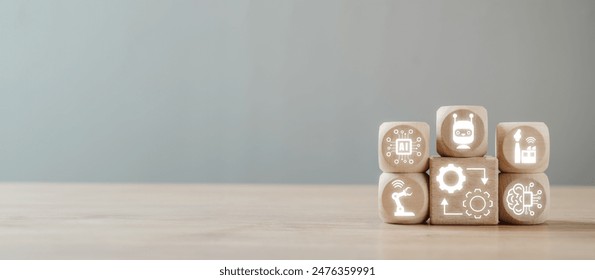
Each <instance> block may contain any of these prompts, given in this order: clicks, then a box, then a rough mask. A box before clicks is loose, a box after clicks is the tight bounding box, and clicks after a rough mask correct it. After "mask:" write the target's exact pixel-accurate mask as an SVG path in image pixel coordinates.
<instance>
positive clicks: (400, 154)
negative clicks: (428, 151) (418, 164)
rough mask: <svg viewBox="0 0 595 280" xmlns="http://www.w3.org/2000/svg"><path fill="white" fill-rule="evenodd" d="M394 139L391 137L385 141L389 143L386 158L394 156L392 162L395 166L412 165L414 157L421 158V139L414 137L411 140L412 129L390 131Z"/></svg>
mask: <svg viewBox="0 0 595 280" xmlns="http://www.w3.org/2000/svg"><path fill="white" fill-rule="evenodd" d="M392 133H393V135H394V137H395V139H393V138H392V137H390V136H389V137H386V138H385V141H386V142H388V143H389V146H388V151H387V152H386V156H387V157H390V156H392V155H393V153H394V155H395V156H396V159H394V160H393V162H394V163H395V164H400V163H403V164H413V163H415V160H414V157H421V155H422V153H421V143H422V138H421V137H415V139H413V137H412V136H413V133H414V131H413V129H398V128H397V129H394V130H393V131H392Z"/></svg>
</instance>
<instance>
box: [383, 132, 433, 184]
mask: <svg viewBox="0 0 595 280" xmlns="http://www.w3.org/2000/svg"><path fill="white" fill-rule="evenodd" d="M429 138H430V126H429V125H428V124H427V123H424V122H385V123H383V124H381V125H380V129H379V133H378V164H379V166H380V170H382V171H383V172H398V173H406V172H426V170H428V158H429V156H430V149H429Z"/></svg>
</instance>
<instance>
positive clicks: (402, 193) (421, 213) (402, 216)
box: [378, 173, 429, 224]
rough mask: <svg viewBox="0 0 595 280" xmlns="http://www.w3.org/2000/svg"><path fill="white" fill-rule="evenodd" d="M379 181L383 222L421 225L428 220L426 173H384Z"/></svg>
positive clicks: (379, 198)
mask: <svg viewBox="0 0 595 280" xmlns="http://www.w3.org/2000/svg"><path fill="white" fill-rule="evenodd" d="M378 181H379V183H378V211H379V213H380V218H381V219H382V221H384V222H385V223H391V224H419V223H424V222H425V221H426V220H427V219H428V200H429V195H428V175H427V174H426V173H382V175H380V179H379V180H378Z"/></svg>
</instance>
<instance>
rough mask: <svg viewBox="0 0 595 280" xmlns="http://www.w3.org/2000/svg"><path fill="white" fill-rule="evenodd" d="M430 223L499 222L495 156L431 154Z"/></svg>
mask: <svg viewBox="0 0 595 280" xmlns="http://www.w3.org/2000/svg"><path fill="white" fill-rule="evenodd" d="M430 223H432V224H436V225H438V224H440V225H472V224H473V225H489V224H491V225H496V224H498V160H497V159H496V158H495V157H491V156H485V157H475V158H452V157H431V158H430Z"/></svg>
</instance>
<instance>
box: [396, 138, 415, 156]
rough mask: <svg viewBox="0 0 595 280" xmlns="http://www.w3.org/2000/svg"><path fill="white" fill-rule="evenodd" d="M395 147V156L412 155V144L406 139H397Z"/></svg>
mask: <svg viewBox="0 0 595 280" xmlns="http://www.w3.org/2000/svg"><path fill="white" fill-rule="evenodd" d="M396 144H397V145H396V146H397V147H396V150H397V155H399V156H408V155H411V154H412V153H413V149H412V147H411V146H412V144H413V142H412V141H411V139H407V138H401V139H397V143H396Z"/></svg>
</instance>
